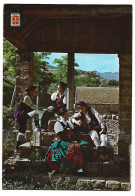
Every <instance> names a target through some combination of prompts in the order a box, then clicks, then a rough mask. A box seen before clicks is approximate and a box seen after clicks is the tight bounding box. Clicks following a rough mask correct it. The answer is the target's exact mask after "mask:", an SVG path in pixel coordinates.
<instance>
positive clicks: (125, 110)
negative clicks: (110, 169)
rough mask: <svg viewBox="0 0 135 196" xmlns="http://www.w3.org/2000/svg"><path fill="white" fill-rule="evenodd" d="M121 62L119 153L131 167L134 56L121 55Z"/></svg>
mask: <svg viewBox="0 0 135 196" xmlns="http://www.w3.org/2000/svg"><path fill="white" fill-rule="evenodd" d="M119 62H120V83H119V88H120V98H119V101H120V104H119V126H120V135H119V142H118V153H119V155H121V156H122V157H124V158H125V159H126V161H127V163H128V165H130V158H131V157H130V154H131V152H130V146H131V135H132V130H131V123H132V121H131V119H132V110H131V109H132V55H131V54H121V55H119Z"/></svg>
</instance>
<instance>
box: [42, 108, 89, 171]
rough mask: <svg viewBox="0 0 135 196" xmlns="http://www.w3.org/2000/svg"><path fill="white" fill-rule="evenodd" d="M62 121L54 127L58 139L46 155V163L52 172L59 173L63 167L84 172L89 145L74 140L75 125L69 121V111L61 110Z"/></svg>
mask: <svg viewBox="0 0 135 196" xmlns="http://www.w3.org/2000/svg"><path fill="white" fill-rule="evenodd" d="M59 116H60V120H59V121H57V122H56V123H55V125H54V130H55V133H56V138H55V140H54V142H53V143H52V144H51V146H50V147H49V149H48V152H47V153H46V155H45V161H46V162H47V163H48V166H49V168H50V169H51V170H56V171H59V170H60V168H61V165H63V166H64V167H63V169H64V171H65V168H67V167H68V168H70V169H71V170H72V171H75V172H76V171H78V169H79V171H80V170H82V168H83V166H84V164H85V161H86V157H87V158H88V154H87V152H88V143H87V142H85V141H80V143H79V142H77V141H75V140H74V135H73V129H74V126H73V124H72V123H71V122H70V121H69V120H68V119H69V115H68V110H67V109H66V108H61V109H60V110H59Z"/></svg>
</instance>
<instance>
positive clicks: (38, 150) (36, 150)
mask: <svg viewBox="0 0 135 196" xmlns="http://www.w3.org/2000/svg"><path fill="white" fill-rule="evenodd" d="M47 150H48V146H32V145H31V144H30V142H27V143H25V144H22V145H20V147H19V151H20V157H21V158H28V159H30V158H31V157H32V154H34V155H37V156H39V157H41V159H44V157H45V154H46V152H47Z"/></svg>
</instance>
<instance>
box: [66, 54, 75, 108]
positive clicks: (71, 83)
mask: <svg viewBox="0 0 135 196" xmlns="http://www.w3.org/2000/svg"><path fill="white" fill-rule="evenodd" d="M67 83H68V90H67V109H68V110H69V111H73V108H74V107H73V106H74V53H73V52H69V53H68V73H67Z"/></svg>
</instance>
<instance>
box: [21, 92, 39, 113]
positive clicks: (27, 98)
mask: <svg viewBox="0 0 135 196" xmlns="http://www.w3.org/2000/svg"><path fill="white" fill-rule="evenodd" d="M23 103H25V104H26V105H28V106H29V107H31V108H32V109H33V110H35V109H37V106H36V105H35V104H34V103H33V102H32V100H31V98H30V96H29V95H26V96H25V97H24V99H23Z"/></svg>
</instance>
